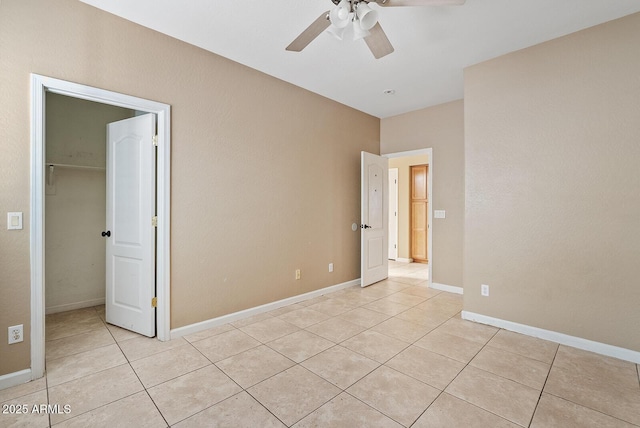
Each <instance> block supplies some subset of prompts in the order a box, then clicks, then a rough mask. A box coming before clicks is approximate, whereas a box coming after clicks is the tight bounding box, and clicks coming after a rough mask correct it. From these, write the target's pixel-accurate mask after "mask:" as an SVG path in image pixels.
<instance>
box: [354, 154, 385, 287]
mask: <svg viewBox="0 0 640 428" xmlns="http://www.w3.org/2000/svg"><path fill="white" fill-rule="evenodd" d="M388 162H389V160H388V159H387V158H384V157H381V156H377V155H372V154H371V153H366V152H362V154H361V179H362V181H361V192H360V198H361V201H360V203H361V205H360V207H361V210H360V213H361V222H362V224H361V229H360V231H361V234H360V251H361V261H360V277H361V280H362V286H363V287H366V286H367V285H370V284H373V283H374V282H378V281H382V280H383V279H385V278H387V277H388V276H389V272H388V266H389V260H388V258H387V256H388V251H389V247H388V244H387V240H388V228H389V179H388V177H389V172H388V169H389V167H388Z"/></svg>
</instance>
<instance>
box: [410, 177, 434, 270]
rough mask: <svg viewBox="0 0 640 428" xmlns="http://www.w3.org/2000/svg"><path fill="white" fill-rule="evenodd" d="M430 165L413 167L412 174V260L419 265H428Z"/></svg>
mask: <svg viewBox="0 0 640 428" xmlns="http://www.w3.org/2000/svg"><path fill="white" fill-rule="evenodd" d="M428 174H429V165H414V166H411V172H410V179H411V180H410V184H411V189H410V195H409V196H410V220H409V224H410V229H411V230H410V239H411V244H410V248H411V258H412V259H413V261H414V262H417V263H428V262H429V255H428V254H427V234H428V233H429V229H428V223H427V213H428V212H429V199H428V193H427V177H428Z"/></svg>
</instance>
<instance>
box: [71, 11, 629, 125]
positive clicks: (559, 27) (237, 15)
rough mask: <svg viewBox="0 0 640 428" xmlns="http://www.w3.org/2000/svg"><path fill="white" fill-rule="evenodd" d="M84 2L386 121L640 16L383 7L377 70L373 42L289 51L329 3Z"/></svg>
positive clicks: (325, 41) (317, 43)
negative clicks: (529, 55)
mask: <svg viewBox="0 0 640 428" xmlns="http://www.w3.org/2000/svg"><path fill="white" fill-rule="evenodd" d="M81 1H83V2H84V3H87V4H90V5H93V6H96V7H98V8H100V9H103V10H105V11H108V12H111V13H113V14H115V15H118V16H121V17H123V18H125V19H128V20H130V21H133V22H136V23H138V24H141V25H143V26H145V27H149V28H152V29H154V30H156V31H159V32H162V33H165V34H168V35H170V36H172V37H175V38H177V39H180V40H183V41H185V42H188V43H191V44H193V45H196V46H199V47H201V48H203V49H206V50H208V51H211V52H214V53H216V54H218V55H221V56H224V57H226V58H229V59H232V60H234V61H237V62H239V63H241V64H245V65H247V66H249V67H251V68H254V69H257V70H260V71H262V72H264V73H267V74H269V75H272V76H275V77H277V78H279V79H282V80H285V81H287V82H290V83H292V84H294V85H297V86H300V87H302V88H305V89H308V90H309V91H312V92H315V93H318V94H320V95H323V96H325V97H327V98H330V99H332V100H335V101H338V102H340V103H342V104H346V105H348V106H351V107H353V108H355V109H358V110H361V111H363V112H366V113H369V114H371V115H373V116H377V117H380V118H384V117H389V116H394V115H397V114H401V113H405V112H407V111H412V110H416V109H420V108H424V107H428V106H432V105H436V104H440V103H443V102H447V101H452V100H456V99H460V98H462V96H463V69H464V68H465V67H467V66H469V65H472V64H475V63H478V62H482V61H485V60H487V59H490V58H494V57H497V56H500V55H503V54H505V53H508V52H513V51H515V50H518V49H522V48H525V47H528V46H532V45H535V44H538V43H541V42H544V41H547V40H551V39H554V38H556V37H559V36H562V35H565V34H569V33H572V32H575V31H578V30H580V29H583V28H587V27H591V26H593V25H596V24H599V23H602V22H606V21H610V20H612V19H615V18H619V17H622V16H625V15H628V14H631V13H634V12H638V11H640V1H638V0H467V3H466V4H465V5H464V6H431V7H394V8H391V7H387V8H381V7H378V6H377V5H374V6H372V7H373V8H376V9H377V10H378V11H379V22H380V24H381V25H382V27H383V29H384V30H385V32H386V33H387V36H388V37H389V40H390V41H391V43H392V44H393V46H394V47H395V52H394V53H392V54H390V55H388V56H386V57H384V58H382V59H379V60H376V59H374V58H373V55H372V54H371V52H370V51H369V50H368V48H367V46H366V44H365V43H364V41H362V40H360V41H355V42H354V41H338V40H336V39H334V38H333V37H332V36H331V35H329V34H326V33H323V34H321V35H320V36H319V37H318V38H317V39H316V40H314V41H313V42H311V44H310V45H309V46H307V48H306V49H305V50H303V51H302V52H300V53H296V52H287V51H285V49H284V48H285V47H286V46H287V45H288V44H289V43H290V42H291V41H293V39H295V38H296V37H297V36H298V34H300V33H301V32H302V31H303V30H304V29H305V28H307V26H308V25H309V24H311V22H313V20H315V19H316V18H317V17H318V16H320V15H321V14H322V13H323V12H325V11H327V10H329V9H330V8H331V7H332V6H333V3H332V2H331V1H330V0H271V1H266V0H245V1H237V0H229V1H222V0H189V1H177V0H135V1H132V0H81ZM386 89H394V90H395V91H396V92H395V94H394V95H385V94H383V91H384V90H386Z"/></svg>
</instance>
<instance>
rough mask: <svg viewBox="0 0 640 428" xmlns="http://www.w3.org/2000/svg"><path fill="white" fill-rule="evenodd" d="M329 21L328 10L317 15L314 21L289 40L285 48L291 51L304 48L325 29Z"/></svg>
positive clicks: (298, 50) (329, 23)
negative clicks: (292, 39)
mask: <svg viewBox="0 0 640 428" xmlns="http://www.w3.org/2000/svg"><path fill="white" fill-rule="evenodd" d="M329 25H331V22H329V11H326V12H324V13H323V14H322V15H320V16H319V17H318V19H316V20H315V21H313V22H312V23H311V25H309V27H307V29H306V30H304V31H303V32H302V33H300V35H299V36H298V37H296V39H295V40H294V41H293V42H291V44H290V45H289V46H287V48H286V50H288V51H293V52H300V51H301V50H302V49H304V48H306V47H307V45H308V44H309V43H311V42H312V41H313V40H314V39H315V38H316V37H318V36H319V35H320V33H322V32H323V31H324V30H326V29H327V28H328V27H329Z"/></svg>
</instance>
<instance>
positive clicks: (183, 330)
mask: <svg viewBox="0 0 640 428" xmlns="http://www.w3.org/2000/svg"><path fill="white" fill-rule="evenodd" d="M354 285H360V278H358V279H354V280H351V281H347V282H343V283H342V284H336V285H332V286H329V287H326V288H321V289H319V290H315V291H310V292H308V293H304V294H299V295H297V296H293V297H288V298H286V299H282V300H278V301H276V302H271V303H267V304H264V305H260V306H256V307H254V308H249V309H245V310H242V311H238V312H234V313H232V314H228V315H223V316H221V317H217V318H212V319H209V320H206V321H201V322H198V323H195V324H189V325H186V326H184V327H178V328H175V329H173V330H171V339H175V338H177V337H181V336H186V335H187V334H193V333H198V332H200V331H203V330H207V329H210V328H213V327H217V326H219V325H223V324H227V323H230V322H234V321H238V320H241V319H244V318H249V317H252V316H254V315H258V314H261V313H263V312H269V311H273V310H275V309H278V308H281V307H283V306H287V305H292V304H294V303H299V302H303V301H305V300H309V299H313V298H314V297H319V296H322V295H324V294H327V293H331V292H334V291H338V290H342V289H344V288H348V287H352V286H354Z"/></svg>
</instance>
